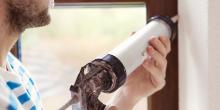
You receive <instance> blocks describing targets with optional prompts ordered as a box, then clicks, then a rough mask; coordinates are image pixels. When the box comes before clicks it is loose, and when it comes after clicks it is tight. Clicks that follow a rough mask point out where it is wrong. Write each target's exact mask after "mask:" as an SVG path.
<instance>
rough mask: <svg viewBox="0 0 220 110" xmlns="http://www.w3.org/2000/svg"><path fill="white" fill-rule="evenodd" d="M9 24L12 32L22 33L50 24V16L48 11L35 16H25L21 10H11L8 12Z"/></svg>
mask: <svg viewBox="0 0 220 110" xmlns="http://www.w3.org/2000/svg"><path fill="white" fill-rule="evenodd" d="M8 20H9V23H10V25H11V29H12V31H18V32H23V31H24V30H25V29H28V28H34V27H42V26H46V25H48V24H49V23H50V20H51V18H50V15H49V14H48V9H45V10H43V11H42V12H40V13H38V14H35V15H27V14H25V13H24V10H22V9H18V8H17V9H16V8H12V9H11V10H10V11H9V19H8Z"/></svg>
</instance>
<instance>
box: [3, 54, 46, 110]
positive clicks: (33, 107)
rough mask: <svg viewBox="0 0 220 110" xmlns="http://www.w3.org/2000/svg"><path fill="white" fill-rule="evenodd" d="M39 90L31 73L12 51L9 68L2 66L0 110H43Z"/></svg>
mask: <svg viewBox="0 0 220 110" xmlns="http://www.w3.org/2000/svg"><path fill="white" fill-rule="evenodd" d="M42 109H43V107H42V104H41V101H40V95H39V92H38V90H37V88H36V86H35V83H34V81H33V80H32V78H31V77H30V73H29V72H28V71H27V69H26V68H25V67H24V66H23V65H22V63H21V62H20V61H19V60H18V59H17V58H15V57H14V56H13V55H12V54H11V53H9V54H8V56H7V70H6V69H3V68H0V110H42Z"/></svg>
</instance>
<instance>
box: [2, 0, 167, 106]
mask: <svg viewBox="0 0 220 110" xmlns="http://www.w3.org/2000/svg"><path fill="white" fill-rule="evenodd" d="M48 4H49V0H0V109H1V110H17V109H19V110H20V109H25V110H42V109H43V106H42V104H41V101H40V100H41V99H40V95H39V92H38V90H37V88H36V87H35V83H34V81H33V80H32V78H31V77H30V74H29V72H28V71H27V70H26V68H25V67H24V66H23V65H22V64H21V62H19V61H18V60H17V59H16V58H15V57H14V56H13V55H12V54H11V53H10V50H11V48H12V46H13V45H14V44H15V42H16V41H17V40H18V36H19V34H21V33H22V32H23V31H25V29H27V28H32V27H39V26H44V25H47V24H49V22H50V16H49V14H48ZM150 44H151V45H150V46H149V47H147V49H146V51H147V52H148V54H149V56H150V57H149V58H147V59H146V60H145V62H144V63H143V64H142V65H141V66H140V67H139V68H137V69H136V70H135V71H134V72H133V73H132V74H130V75H129V76H128V79H127V81H126V83H125V85H123V86H122V87H121V89H120V91H119V92H118V93H117V95H116V97H117V98H115V99H112V100H113V101H112V102H111V103H109V105H108V107H107V108H106V109H108V110H131V109H132V108H133V106H134V105H135V104H136V103H137V102H138V101H139V100H140V99H141V98H142V97H145V96H149V95H151V94H153V93H154V92H156V91H158V90H160V89H161V88H162V87H163V86H164V85H165V70H166V65H167V60H166V56H167V54H168V53H169V52H170V41H169V40H168V39H167V38H165V37H159V38H156V39H152V40H151V41H150Z"/></svg>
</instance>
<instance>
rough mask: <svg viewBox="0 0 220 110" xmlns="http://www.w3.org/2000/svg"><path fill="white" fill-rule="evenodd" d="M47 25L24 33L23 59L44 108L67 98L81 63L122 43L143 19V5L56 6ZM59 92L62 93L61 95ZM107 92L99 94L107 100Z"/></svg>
mask: <svg viewBox="0 0 220 110" xmlns="http://www.w3.org/2000/svg"><path fill="white" fill-rule="evenodd" d="M51 17H52V22H51V24H50V25H49V26H46V27H43V28H39V29H29V30H27V31H26V32H25V33H24V34H23V36H24V37H23V39H22V40H23V60H24V63H25V65H26V66H27V67H28V69H29V70H30V72H31V73H32V75H33V77H34V79H35V80H36V83H37V84H38V87H39V90H40V92H41V95H42V98H43V103H44V105H45V107H46V109H49V110H54V109H58V108H59V107H60V106H61V105H63V104H64V103H65V102H66V101H67V100H68V99H69V98H70V93H69V91H68V90H69V86H70V84H73V83H74V81H75V78H76V76H77V74H78V71H79V69H80V67H81V66H83V65H85V64H86V63H88V62H89V61H91V60H93V59H94V58H95V57H96V56H99V55H101V54H103V53H105V52H108V51H109V50H111V49H113V48H114V47H115V46H116V45H117V44H119V43H120V42H122V41H123V40H124V39H126V38H127V37H129V35H130V34H131V33H132V32H134V31H136V30H137V29H139V28H140V27H142V26H143V25H144V24H145V22H146V8H145V7H144V6H143V7H142V6H140V7H126V8H116V7H115V8H55V9H52V10H51ZM61 94H62V95H61ZM108 99H109V95H102V96H101V100H103V101H105V102H107V100H108Z"/></svg>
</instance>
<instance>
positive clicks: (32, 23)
mask: <svg viewBox="0 0 220 110" xmlns="http://www.w3.org/2000/svg"><path fill="white" fill-rule="evenodd" d="M26 20H28V21H27V22H26V24H24V26H23V27H20V28H21V30H25V29H27V28H35V27H42V26H46V25H48V24H50V21H51V17H50V15H49V14H48V10H44V11H42V12H41V13H39V14H38V15H37V16H32V17H30V18H27V19H26ZM24 22H25V21H24ZM25 25H26V26H25ZM22 28H23V29H22Z"/></svg>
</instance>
